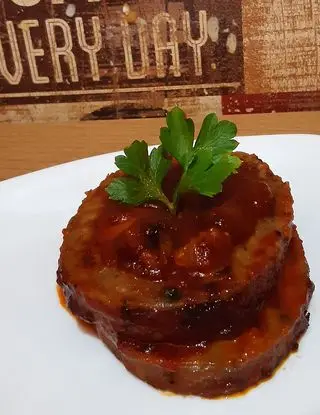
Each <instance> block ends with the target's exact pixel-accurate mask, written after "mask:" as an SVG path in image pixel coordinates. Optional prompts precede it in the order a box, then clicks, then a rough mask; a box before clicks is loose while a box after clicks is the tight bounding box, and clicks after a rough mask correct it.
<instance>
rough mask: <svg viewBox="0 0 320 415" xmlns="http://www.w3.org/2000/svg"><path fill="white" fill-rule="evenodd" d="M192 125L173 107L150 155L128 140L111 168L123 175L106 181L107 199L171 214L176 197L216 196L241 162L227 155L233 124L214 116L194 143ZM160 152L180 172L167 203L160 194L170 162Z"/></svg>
mask: <svg viewBox="0 0 320 415" xmlns="http://www.w3.org/2000/svg"><path fill="white" fill-rule="evenodd" d="M194 132H195V128H194V123H193V121H192V119H191V118H186V117H185V114H184V112H183V111H182V110H181V109H180V108H178V107H175V108H173V109H172V110H171V111H170V112H169V113H168V115H167V127H162V128H161V129H160V141H161V145H160V146H159V147H157V148H154V149H153V150H152V151H151V153H150V155H149V154H148V146H147V144H146V142H145V141H134V142H133V143H132V144H131V145H130V146H129V147H127V148H125V150H124V154H125V155H121V156H117V157H116V159H115V164H116V166H117V167H118V168H119V169H120V170H121V171H123V172H124V173H125V174H126V176H124V177H121V178H117V179H114V180H112V181H111V183H110V184H109V186H108V187H107V189H106V190H107V192H108V194H109V197H110V198H111V199H113V200H117V201H120V202H122V203H127V204H130V205H136V206H137V205H140V204H142V203H145V202H148V201H151V200H158V201H160V202H162V203H164V204H165V205H166V206H167V208H168V209H169V210H170V212H171V213H175V212H176V209H177V205H178V201H179V197H180V196H181V194H183V193H185V192H190V191H192V192H197V193H199V194H201V195H204V196H209V197H212V196H214V195H216V194H217V193H219V192H221V190H222V184H223V182H224V181H225V179H226V178H227V177H229V176H230V175H231V174H233V173H235V172H236V170H237V169H238V168H239V166H240V164H241V160H240V159H239V158H238V157H236V156H235V155H233V154H232V151H233V150H235V149H236V148H237V146H238V142H237V141H236V140H234V137H235V136H236V134H237V128H236V126H235V124H233V123H232V122H230V121H225V120H223V121H219V120H218V118H217V116H216V114H208V115H207V116H206V117H205V119H204V120H203V123H202V127H201V129H200V132H199V134H198V137H197V139H196V141H195V140H194ZM164 152H166V153H169V154H170V155H171V156H172V157H173V158H175V159H176V160H177V161H178V163H179V164H180V165H181V167H182V169H183V173H182V176H181V179H180V181H179V183H178V185H177V187H176V189H175V191H174V195H173V200H172V201H170V200H169V199H168V198H167V196H166V195H165V194H164V192H163V190H162V186H161V185H162V181H163V179H164V177H165V176H166V174H167V172H168V170H169V168H170V165H171V161H170V160H169V159H167V158H166V157H165V155H164Z"/></svg>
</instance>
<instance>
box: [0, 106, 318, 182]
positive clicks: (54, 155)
mask: <svg viewBox="0 0 320 415" xmlns="http://www.w3.org/2000/svg"><path fill="white" fill-rule="evenodd" d="M227 118H228V119H230V120H232V121H234V122H235V123H236V124H237V126H238V133H239V135H254V134H275V133H313V134H320V112H299V113H282V114H275V113H273V114H250V115H236V116H228V117H227ZM199 121H200V120H196V124H197V125H198V126H199ZM163 124H164V119H140V120H114V121H90V122H89V121H83V122H77V123H64V124H39V123H34V124H1V125H0V180H4V179H8V178H10V177H14V176H18V175H20V174H24V173H27V172H30V171H35V170H38V169H42V168H45V167H49V166H53V165H55V164H60V163H64V162H67V161H71V160H76V159H80V158H84V157H88V156H93V155H97V154H102V153H106V152H110V151H115V150H120V149H123V147H124V146H125V145H127V144H129V143H130V142H131V141H133V139H144V140H146V141H147V142H148V143H150V144H155V143H157V142H158V135H159V128H160V127H161V126H162V125H163Z"/></svg>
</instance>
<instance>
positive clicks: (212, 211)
mask: <svg viewBox="0 0 320 415" xmlns="http://www.w3.org/2000/svg"><path fill="white" fill-rule="evenodd" d="M180 174H181V171H180V170H179V168H178V167H177V166H175V167H173V168H172V169H171V171H170V172H169V174H168V175H167V177H166V179H165V180H164V183H163V189H164V191H165V193H166V194H167V196H168V197H169V198H170V197H171V196H172V192H173V189H174V187H175V185H176V183H177V181H178V179H179V177H180ZM101 191H103V190H101ZM273 214H274V197H273V195H272V192H271V191H270V188H269V186H268V184H266V183H265V182H264V181H263V180H260V179H259V176H258V171H257V169H256V168H255V167H252V166H250V165H248V164H246V163H243V165H242V166H241V167H240V169H239V171H238V173H237V174H234V175H232V176H231V177H230V178H228V179H227V180H226V182H225V183H224V187H223V192H221V193H220V194H219V195H217V196H216V197H214V198H208V197H205V196H201V195H199V194H195V193H189V194H185V195H183V197H182V198H181V200H180V203H179V206H178V212H177V215H176V216H174V215H171V214H170V213H169V212H168V211H167V209H166V208H165V207H164V206H162V205H161V204H160V203H157V202H155V203H150V204H147V205H143V206H138V207H132V206H127V205H125V204H119V203H117V202H114V201H112V200H110V199H107V202H106V206H105V209H104V211H103V212H102V213H101V215H100V216H99V219H98V220H97V221H96V224H95V239H94V240H93V241H92V246H94V245H96V247H97V249H99V251H100V254H101V256H102V260H103V262H104V263H105V264H106V266H116V267H117V268H120V269H124V270H130V271H132V272H134V273H135V274H136V275H139V276H140V277H143V278H148V279H154V280H174V281H175V283H176V284H177V282H178V281H179V280H181V281H185V280H188V281H190V277H192V276H195V275H200V276H202V275H205V274H206V273H208V272H210V273H218V274H219V273H221V274H223V275H225V276H226V275H227V274H228V267H229V265H230V259H231V254H232V252H233V249H234V247H235V246H236V245H238V244H241V243H243V242H245V241H246V240H247V239H248V237H249V236H251V235H252V234H253V233H254V230H255V227H256V225H257V222H258V221H259V220H260V219H263V218H266V217H272V216H273Z"/></svg>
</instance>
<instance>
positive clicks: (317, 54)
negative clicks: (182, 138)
mask: <svg viewBox="0 0 320 415" xmlns="http://www.w3.org/2000/svg"><path fill="white" fill-rule="evenodd" d="M0 102H1V105H0V121H19V122H21V121H66V120H78V119H108V118H140V117H157V116H162V115H163V114H164V111H165V109H166V108H168V107H171V106H173V105H175V104H179V105H182V106H183V107H184V108H185V109H186V111H187V112H188V113H189V114H190V115H196V114H202V113H206V112H208V111H216V112H218V113H223V114H237V113H256V112H272V111H276V112H278V111H300V110H318V109H320V2H319V0H295V1H293V0H274V1H272V0H259V1H250V0H243V1H240V0H219V1H212V0H184V1H173V0H171V1H169V0H166V1H165V0H135V1H131V2H128V3H125V2H122V1H118V0H108V1H107V0H81V1H79V0H1V4H0Z"/></svg>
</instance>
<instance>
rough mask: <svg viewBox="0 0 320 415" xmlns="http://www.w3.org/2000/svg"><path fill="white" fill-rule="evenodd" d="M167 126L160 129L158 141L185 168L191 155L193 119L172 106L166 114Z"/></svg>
mask: <svg viewBox="0 0 320 415" xmlns="http://www.w3.org/2000/svg"><path fill="white" fill-rule="evenodd" d="M167 125H168V127H162V128H161V129H160V141H161V143H162V145H163V148H164V149H165V150H166V151H167V152H168V153H170V154H171V155H172V156H173V157H174V158H175V159H176V160H177V161H178V162H179V163H180V164H181V166H183V167H184V168H187V166H188V164H189V163H190V159H191V157H192V145H193V139H194V124H193V121H192V120H191V119H190V118H188V119H186V118H185V114H184V112H183V111H182V110H181V109H180V108H178V107H175V108H173V110H172V111H170V112H169V113H168V115H167Z"/></svg>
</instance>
